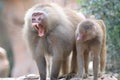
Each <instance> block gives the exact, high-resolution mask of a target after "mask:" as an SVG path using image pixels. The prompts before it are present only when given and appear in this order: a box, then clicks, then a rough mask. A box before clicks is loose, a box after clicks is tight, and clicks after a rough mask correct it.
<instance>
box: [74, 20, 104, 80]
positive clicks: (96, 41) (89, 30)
mask: <svg viewBox="0 0 120 80" xmlns="http://www.w3.org/2000/svg"><path fill="white" fill-rule="evenodd" d="M76 47H77V63H78V78H80V80H81V79H82V78H83V72H84V69H85V74H86V76H87V75H88V64H89V54H90V53H92V55H93V74H94V80H97V78H98V69H99V63H100V71H101V73H103V72H104V69H105V63H106V28H105V25H104V23H103V21H102V20H95V19H94V20H93V19H86V20H83V21H82V22H80V24H78V27H77V30H76Z"/></svg>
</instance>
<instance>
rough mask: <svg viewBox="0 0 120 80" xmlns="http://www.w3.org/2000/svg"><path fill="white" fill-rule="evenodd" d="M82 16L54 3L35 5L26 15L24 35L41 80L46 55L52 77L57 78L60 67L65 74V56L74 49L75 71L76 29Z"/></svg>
mask: <svg viewBox="0 0 120 80" xmlns="http://www.w3.org/2000/svg"><path fill="white" fill-rule="evenodd" d="M84 18H85V17H84V15H82V14H81V15H78V14H77V12H75V11H73V10H71V9H67V8H62V7H60V6H58V5H57V4H54V3H49V4H38V5H35V6H33V7H32V8H30V9H29V10H28V11H27V13H26V15H25V24H24V28H23V34H24V38H25V40H26V42H27V44H28V47H29V49H30V50H31V52H32V53H33V54H32V55H33V57H34V59H35V60H36V63H37V66H38V68H39V74H40V79H41V80H46V73H47V72H46V66H47V64H46V58H45V56H46V55H49V56H52V70H51V73H50V75H51V76H50V79H51V80H57V78H58V75H59V72H60V68H62V70H63V71H62V72H63V73H64V74H66V73H68V57H69V54H70V53H71V51H73V55H72V56H73V57H72V61H71V65H72V66H71V69H70V70H71V72H72V73H75V72H76V66H77V59H76V55H77V54H76V49H75V48H76V46H75V34H74V33H75V30H76V27H77V24H78V23H79V22H81V21H82V20H83V19H84Z"/></svg>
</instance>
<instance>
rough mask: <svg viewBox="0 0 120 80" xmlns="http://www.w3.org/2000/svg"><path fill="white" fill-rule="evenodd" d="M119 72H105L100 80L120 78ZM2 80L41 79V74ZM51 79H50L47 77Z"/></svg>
mask: <svg viewBox="0 0 120 80" xmlns="http://www.w3.org/2000/svg"><path fill="white" fill-rule="evenodd" d="M118 76H119V75H118V74H111V73H110V74H105V75H103V76H102V77H100V78H99V79H98V80H120V79H117V78H118ZM0 80H39V75H35V74H29V75H25V76H21V77H18V78H0ZM47 80H50V79H47ZM59 80H66V79H64V78H63V79H59ZM70 80H79V79H75V78H74V79H70ZM84 80H93V76H89V77H88V78H87V79H84Z"/></svg>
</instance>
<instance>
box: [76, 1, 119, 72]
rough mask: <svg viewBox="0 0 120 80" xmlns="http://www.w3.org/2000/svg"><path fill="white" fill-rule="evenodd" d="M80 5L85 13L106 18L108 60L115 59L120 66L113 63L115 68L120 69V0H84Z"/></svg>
mask: <svg viewBox="0 0 120 80" xmlns="http://www.w3.org/2000/svg"><path fill="white" fill-rule="evenodd" d="M78 1H79V0H78ZM80 1H81V0H80ZM80 7H81V9H82V10H83V12H84V13H85V14H92V15H95V16H96V18H98V19H102V20H104V22H105V24H106V26H107V46H108V60H109V61H108V62H110V63H109V64H112V62H113V60H114V62H115V63H117V65H118V66H116V65H113V66H112V68H113V70H115V69H118V68H119V69H120V66H119V65H120V62H119V61H120V0H82V1H81V3H80Z"/></svg>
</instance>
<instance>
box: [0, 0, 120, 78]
mask: <svg viewBox="0 0 120 80" xmlns="http://www.w3.org/2000/svg"><path fill="white" fill-rule="evenodd" d="M44 2H55V3H57V4H59V5H61V6H63V7H68V8H71V9H74V10H77V11H81V12H82V13H84V14H85V15H95V17H96V18H97V19H102V20H103V21H104V22H105V24H106V28H107V68H106V70H107V72H112V73H120V0H0V47H3V48H4V49H5V50H6V51H7V57H8V60H9V63H10V73H9V77H18V76H22V75H26V74H30V73H38V71H37V68H36V65H35V63H34V61H33V60H32V57H31V55H30V54H29V52H28V51H27V49H26V45H25V43H24V41H23V39H22V27H23V24H24V21H23V19H24V14H25V12H26V10H27V9H29V8H30V7H31V6H33V5H34V4H36V3H44ZM0 65H1V64H0Z"/></svg>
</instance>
